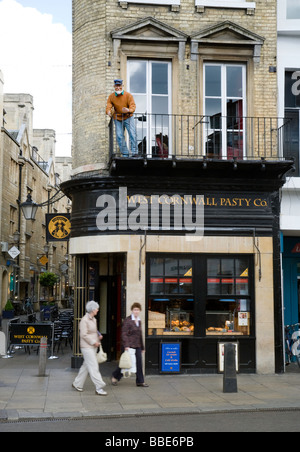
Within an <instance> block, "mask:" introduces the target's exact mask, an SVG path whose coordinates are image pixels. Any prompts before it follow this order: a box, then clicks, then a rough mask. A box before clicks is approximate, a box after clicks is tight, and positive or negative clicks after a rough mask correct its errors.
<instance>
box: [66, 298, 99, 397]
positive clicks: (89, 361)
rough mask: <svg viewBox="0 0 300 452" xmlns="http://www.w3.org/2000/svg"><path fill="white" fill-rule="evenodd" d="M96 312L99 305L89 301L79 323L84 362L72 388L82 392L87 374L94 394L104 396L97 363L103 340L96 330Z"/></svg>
mask: <svg viewBox="0 0 300 452" xmlns="http://www.w3.org/2000/svg"><path fill="white" fill-rule="evenodd" d="M98 311H99V304H98V303H96V302H95V301H89V302H88V303H87V305H86V315H85V316H84V317H83V318H82V319H81V321H80V324H79V329H80V348H81V353H82V354H83V359H84V362H83V365H82V366H81V369H80V371H79V374H78V375H77V377H76V379H75V381H74V383H73V385H72V386H73V388H74V389H76V390H77V391H79V392H82V391H83V386H84V383H85V380H86V378H87V376H88V374H89V375H90V378H91V380H92V382H93V383H94V385H95V387H96V394H97V395H99V396H106V395H107V393H106V392H105V391H104V390H103V388H104V387H105V386H106V384H105V383H104V381H103V380H102V376H101V374H100V372H99V364H98V361H97V349H98V347H99V346H100V341H101V340H102V339H103V336H102V335H101V334H100V333H99V332H98V330H97V322H96V319H95V316H96V315H97V314H98Z"/></svg>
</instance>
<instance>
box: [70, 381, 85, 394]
mask: <svg viewBox="0 0 300 452" xmlns="http://www.w3.org/2000/svg"><path fill="white" fill-rule="evenodd" d="M72 388H74V389H76V391H78V392H83V389H82V388H77V386H75V385H74V383H73V384H72Z"/></svg>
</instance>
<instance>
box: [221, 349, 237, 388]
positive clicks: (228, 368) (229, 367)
mask: <svg viewBox="0 0 300 452" xmlns="http://www.w3.org/2000/svg"><path fill="white" fill-rule="evenodd" d="M223 392H224V394H226V393H228V394H232V393H237V392H238V388H237V376H236V364H235V346H234V344H225V353H224V376H223Z"/></svg>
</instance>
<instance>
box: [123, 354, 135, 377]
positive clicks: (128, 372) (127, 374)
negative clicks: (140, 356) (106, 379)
mask: <svg viewBox="0 0 300 452" xmlns="http://www.w3.org/2000/svg"><path fill="white" fill-rule="evenodd" d="M135 353H136V351H135V349H134V348H130V349H129V354H130V358H131V368H130V369H122V370H121V372H122V374H123V376H124V378H129V377H131V374H136V354H135Z"/></svg>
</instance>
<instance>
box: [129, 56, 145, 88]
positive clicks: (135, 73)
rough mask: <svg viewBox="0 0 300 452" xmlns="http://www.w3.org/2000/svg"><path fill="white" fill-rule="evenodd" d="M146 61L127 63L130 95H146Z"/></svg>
mask: <svg viewBox="0 0 300 452" xmlns="http://www.w3.org/2000/svg"><path fill="white" fill-rule="evenodd" d="M146 68H147V63H146V61H129V77H130V91H131V93H146V89H147V76H146Z"/></svg>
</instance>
